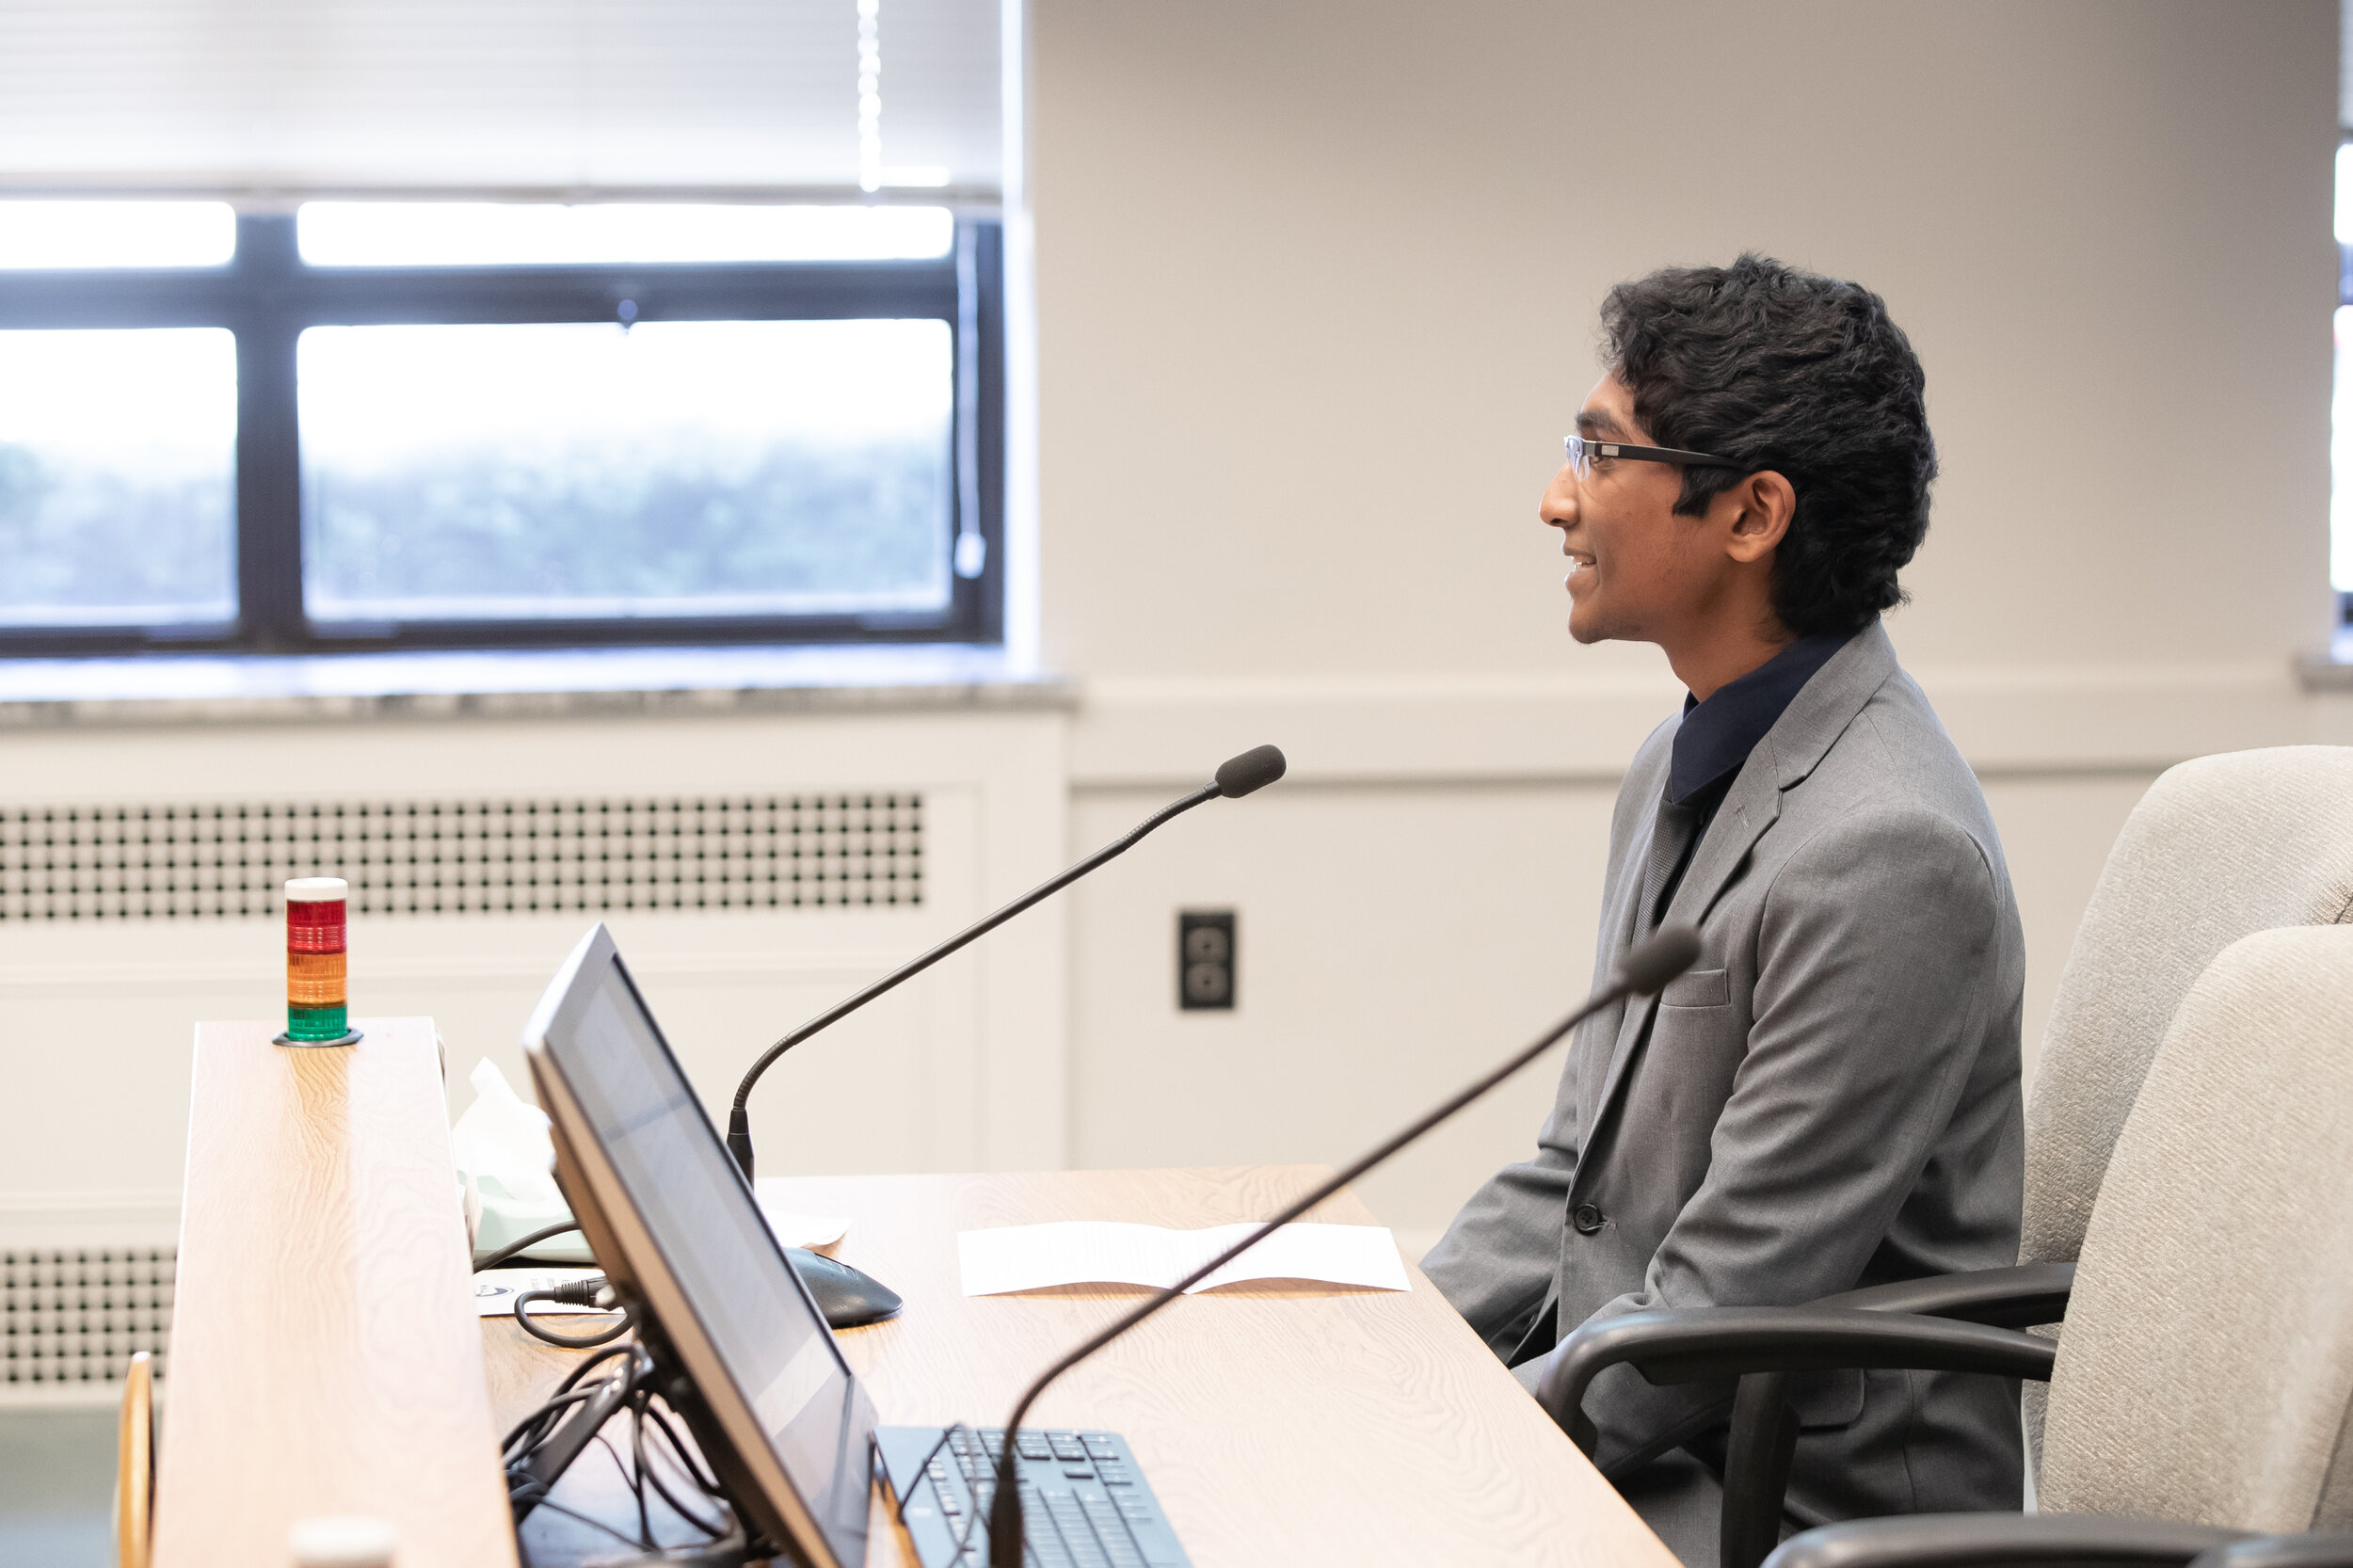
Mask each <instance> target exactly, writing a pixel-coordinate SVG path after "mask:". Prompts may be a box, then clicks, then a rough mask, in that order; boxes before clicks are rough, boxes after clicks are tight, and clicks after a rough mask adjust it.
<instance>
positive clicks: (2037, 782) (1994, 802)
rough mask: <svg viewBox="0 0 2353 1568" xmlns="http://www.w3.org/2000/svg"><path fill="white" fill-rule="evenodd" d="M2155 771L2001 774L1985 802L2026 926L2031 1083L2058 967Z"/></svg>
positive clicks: (1990, 785) (2027, 1054)
mask: <svg viewBox="0 0 2353 1568" xmlns="http://www.w3.org/2000/svg"><path fill="white" fill-rule="evenodd" d="M2155 781H2156V775H2155V774H2154V773H2145V774H2140V773H2127V774H2083V775H2077V776H2066V777H2033V776H2020V777H2008V776H1995V777H1992V778H1988V779H1986V780H1985V799H1986V804H1987V805H1988V806H1990V807H1992V808H1993V825H1994V827H1995V828H1996V829H1997V830H1999V831H2000V833H2001V835H2002V853H2003V854H2004V855H2005V856H2008V857H2009V877H2010V886H2011V887H2012V888H2014V889H2015V890H2016V892H2017V894H2018V916H2019V920H2021V921H2022V922H2023V923H2024V924H2025V928H2026V1013H2025V1031H2024V1033H2025V1081H2026V1082H2027V1083H2029V1084H2031V1083H2032V1082H2033V1081H2034V1069H2035V1064H2036V1062H2037V1061H2038V1060H2039V1059H2040V1057H2041V1048H2042V1031H2043V1029H2044V1027H2045V1026H2046V1025H2047V1024H2048V1023H2049V1021H2050V1016H2051V1000H2052V999H2053V998H2054V997H2055V996H2057V994H2058V980H2059V971H2060V970H2062V969H2064V968H2066V967H2067V954H2068V952H2070V951H2071V950H2072V949H2073V947H2074V945H2075V928H2076V926H2077V925H2079V924H2081V923H2082V921H2083V918H2084V910H2085V908H2086V907H2087V906H2088V905H2089V904H2090V903H2091V889H2092V888H2093V887H2095V886H2096V885H2097V884H2098V882H2099V880H2100V869H2101V868H2102V867H2103V866H2105V865H2106V864H2107V863H2108V850H2109V849H2110V848H2111V847H2112V846H2113V845H2114V844H2115V842H2116V836H2117V835H2118V834H2119V833H2121V832H2122V831H2123V829H2124V819H2125V818H2126V817H2128V816H2130V815H2131V814H2132V810H2133V808H2134V807H2135V806H2137V805H2138V804H2139V803H2140V797H2141V796H2142V795H2144V794H2146V793H2147V792H2148V791H2149V786H2150V785H2151V784H2153V783H2154V782H2155Z"/></svg>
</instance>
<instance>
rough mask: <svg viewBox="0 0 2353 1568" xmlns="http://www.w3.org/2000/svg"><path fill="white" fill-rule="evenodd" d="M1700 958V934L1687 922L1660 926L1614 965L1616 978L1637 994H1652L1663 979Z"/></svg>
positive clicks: (1662, 987)
mask: <svg viewBox="0 0 2353 1568" xmlns="http://www.w3.org/2000/svg"><path fill="white" fill-rule="evenodd" d="M1699 961H1700V934H1699V933H1698V932H1696V931H1694V930H1692V929H1691V928H1690V927H1689V926H1688V925H1662V926H1660V927H1659V928H1658V930H1657V932H1656V933H1654V934H1653V935H1652V936H1651V938H1650V940H1648V941H1646V942H1642V943H1640V944H1638V945H1637V946H1636V947H1635V948H1634V950H1633V951H1632V952H1628V953H1627V954H1626V955H1625V962H1624V963H1622V964H1620V965H1619V966H1618V978H1619V979H1620V980H1622V981H1624V982H1625V984H1626V986H1627V988H1628V989H1630V990H1632V991H1633V993H1634V994H1635V995H1636V996H1638V997H1647V996H1652V995H1655V994H1656V993H1657V992H1659V991H1663V990H1665V989H1666V988H1667V982H1669V981H1671V980H1673V978H1674V977H1675V976H1677V975H1679V974H1681V973H1682V972H1683V971H1684V970H1686V969H1688V968H1690V967H1691V966H1692V965H1694V964H1696V963H1698V962H1699Z"/></svg>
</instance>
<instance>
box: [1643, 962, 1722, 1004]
mask: <svg viewBox="0 0 2353 1568" xmlns="http://www.w3.org/2000/svg"><path fill="white" fill-rule="evenodd" d="M1730 1000H1732V973H1731V971H1730V970H1728V969H1689V970H1686V971H1685V972H1684V973H1682V974H1679V975H1677V976H1675V977H1674V978H1673V980H1671V981H1669V982H1667V988H1666V989H1665V990H1663V991H1661V992H1659V993H1658V1005H1659V1006H1661V1007H1721V1006H1723V1005H1724V1004H1725V1003H1726V1002H1728V1001H1730Z"/></svg>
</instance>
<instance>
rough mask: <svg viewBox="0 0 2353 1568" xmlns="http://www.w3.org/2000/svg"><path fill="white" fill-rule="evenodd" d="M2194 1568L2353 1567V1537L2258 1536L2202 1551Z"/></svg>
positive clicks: (2196, 1559)
mask: <svg viewBox="0 0 2353 1568" xmlns="http://www.w3.org/2000/svg"><path fill="white" fill-rule="evenodd" d="M2190 1561H2191V1565H2192V1568H2353V1535H2331V1534H2321V1533H2315V1534H2312V1535H2257V1536H2250V1537H2249V1538H2247V1539H2245V1540H2242V1541H2234V1542H2232V1543H2231V1544H2228V1545H2224V1546H2216V1547H2214V1548H2212V1549H2211V1550H2208V1551H2204V1552H2201V1553H2200V1554H2199V1555H2198V1556H2197V1557H2195V1558H2192V1559H2191V1560H2190Z"/></svg>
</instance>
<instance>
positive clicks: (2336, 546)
mask: <svg viewBox="0 0 2353 1568" xmlns="http://www.w3.org/2000/svg"><path fill="white" fill-rule="evenodd" d="M2348 3H2353V0H2348ZM2347 48H2348V50H2353V40H2348V43H2347ZM2348 107H2353V102H2349V103H2348ZM2348 134H2353V133H2348ZM2336 230H2337V321H2336V347H2337V359H2336V365H2337V386H2336V394H2335V397H2334V399H2333V400H2332V403H2331V406H2330V409H2329V427H2330V437H2329V470H2330V482H2329V583H2330V584H2331V585H2332V586H2333V587H2335V589H2336V590H2337V613H2338V617H2339V618H2340V619H2341V620H2342V621H2344V622H2345V624H2346V625H2348V626H2353V361H2348V360H2347V355H2348V353H2349V352H2353V141H2346V142H2344V143H2342V144H2340V145H2339V146H2338V148H2337V202H2336Z"/></svg>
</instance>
